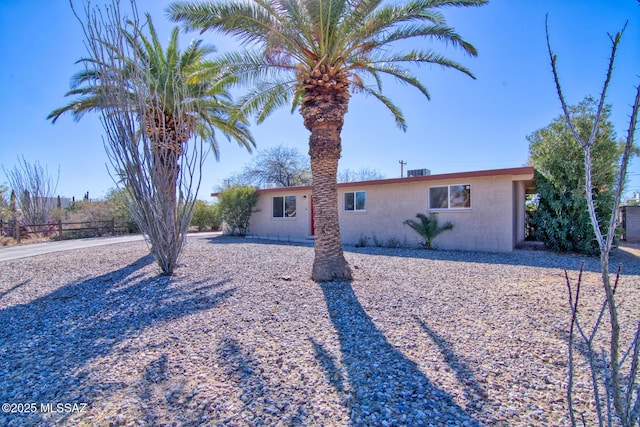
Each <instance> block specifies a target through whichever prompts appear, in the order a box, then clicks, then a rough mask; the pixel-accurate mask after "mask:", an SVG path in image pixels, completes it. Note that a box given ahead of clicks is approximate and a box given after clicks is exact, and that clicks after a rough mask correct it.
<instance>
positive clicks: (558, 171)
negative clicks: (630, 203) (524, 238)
mask: <svg viewBox="0 0 640 427" xmlns="http://www.w3.org/2000/svg"><path fill="white" fill-rule="evenodd" d="M597 108H598V103H597V102H596V100H595V99H593V98H592V97H586V98H585V99H584V100H583V101H582V102H580V103H579V104H578V105H575V106H570V107H569V111H570V114H571V115H572V117H573V122H574V125H575V127H576V129H577V131H578V132H579V134H580V135H581V136H582V137H583V138H585V139H587V138H588V136H589V135H590V134H591V132H592V129H593V121H594V118H595V113H596V110H597ZM610 113H611V107H610V106H605V107H604V108H603V110H602V114H601V116H600V123H599V126H598V131H597V134H596V139H595V143H594V145H593V149H592V151H591V158H592V182H593V198H594V201H595V205H596V212H597V215H598V220H599V222H600V224H601V226H602V227H603V230H604V228H605V227H606V218H608V217H609V216H610V215H611V206H612V205H613V204H612V201H613V196H614V193H613V189H614V183H615V178H616V176H617V173H618V166H617V163H618V160H619V158H620V155H621V153H622V146H621V144H620V143H619V142H618V141H617V139H616V133H615V131H614V128H613V124H612V123H611V121H610ZM527 139H528V140H529V163H530V164H531V165H532V166H533V167H534V168H535V170H536V188H537V192H538V195H539V199H538V206H537V209H536V210H535V213H534V214H533V216H532V224H531V225H532V227H533V230H534V231H533V232H534V235H535V237H536V238H537V239H538V240H539V241H542V242H543V243H544V244H545V245H546V246H547V247H548V248H550V249H552V250H554V251H559V252H582V253H596V252H597V251H598V242H597V241H596V239H595V234H594V231H593V227H592V226H591V222H590V217H589V211H588V209H587V199H586V197H585V169H584V154H583V151H582V149H581V148H580V146H579V145H578V142H576V140H575V138H574V137H573V135H572V133H571V130H570V129H569V127H568V126H567V122H566V119H565V117H564V115H560V116H558V117H556V118H555V119H554V120H553V122H552V123H551V124H550V125H548V126H546V127H544V128H542V129H539V130H537V131H536V132H534V133H533V134H531V135H529V136H528V137H527Z"/></svg>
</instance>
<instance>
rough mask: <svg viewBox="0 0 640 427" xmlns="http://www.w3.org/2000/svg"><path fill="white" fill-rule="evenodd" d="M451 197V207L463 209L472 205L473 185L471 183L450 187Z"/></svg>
mask: <svg viewBox="0 0 640 427" xmlns="http://www.w3.org/2000/svg"><path fill="white" fill-rule="evenodd" d="M450 193H451V198H450V199H449V207H450V208H452V209H454V208H457V209H463V208H470V207H471V186H470V185H452V186H451V187H450Z"/></svg>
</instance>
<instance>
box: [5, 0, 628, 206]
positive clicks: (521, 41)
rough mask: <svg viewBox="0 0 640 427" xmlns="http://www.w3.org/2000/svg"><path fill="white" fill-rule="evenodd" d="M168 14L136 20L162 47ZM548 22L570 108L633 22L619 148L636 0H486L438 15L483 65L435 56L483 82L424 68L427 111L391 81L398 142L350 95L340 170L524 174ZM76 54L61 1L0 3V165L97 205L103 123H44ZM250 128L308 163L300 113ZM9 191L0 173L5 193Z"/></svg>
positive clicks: (624, 55)
mask: <svg viewBox="0 0 640 427" xmlns="http://www.w3.org/2000/svg"><path fill="white" fill-rule="evenodd" d="M123 1H124V0H123ZM125 3H127V2H126V1H125ZM168 3H169V2H164V1H155V0H138V9H139V10H140V11H149V12H150V13H151V15H152V17H153V19H154V24H155V25H156V27H157V29H158V31H159V33H160V35H161V37H164V38H165V39H167V38H168V35H169V31H170V29H171V28H172V27H173V25H174V24H172V23H169V22H168V21H167V19H166V15H165V8H166V6H167V4H168ZM547 13H548V14H549V24H550V33H551V41H552V45H553V48H554V50H555V52H556V53H557V54H558V57H559V59H558V66H559V69H560V75H561V79H562V82H563V84H564V90H565V95H566V98H567V101H568V102H569V103H571V104H575V103H578V102H579V101H580V100H582V99H583V98H584V96H586V95H588V94H593V95H597V94H599V92H600V89H601V85H602V82H603V79H604V74H605V71H606V66H607V60H608V57H609V54H610V41H609V39H608V37H607V33H608V32H609V33H615V32H617V31H619V30H620V29H621V28H622V26H623V25H624V23H625V21H626V20H629V25H628V27H627V30H626V32H625V35H624V38H623V40H622V44H621V45H620V49H619V53H618V59H617V62H616V67H615V71H614V74H613V81H612V83H611V87H610V91H609V95H608V98H607V100H608V102H609V103H610V104H612V105H613V110H612V119H613V122H614V125H615V127H616V131H617V133H618V136H619V137H626V133H627V128H628V124H629V120H628V116H629V114H630V111H631V103H632V102H633V97H634V94H635V89H634V86H636V85H638V84H640V73H639V71H640V49H638V46H639V45H640V6H639V5H638V2H637V0H491V1H490V3H489V4H488V5H486V6H484V7H481V8H465V9H460V8H450V9H447V10H445V16H446V17H447V19H448V21H449V24H450V25H451V26H453V27H454V28H456V30H457V31H458V32H459V33H460V34H461V35H462V36H463V37H464V38H465V39H466V40H468V41H470V42H471V43H473V44H474V45H475V46H476V48H477V49H478V51H479V56H478V57H477V58H470V57H465V56H463V55H462V54H461V53H460V52H458V51H455V50H453V49H452V48H447V47H446V46H435V47H436V48H437V49H438V50H439V51H441V52H443V53H445V54H447V55H448V56H450V57H452V58H455V59H457V60H459V61H460V62H462V63H463V64H464V65H466V66H467V67H468V68H470V69H471V70H472V71H473V72H474V74H475V75H476V76H477V80H472V79H470V78H469V77H467V76H465V75H463V74H462V73H459V72H456V71H453V70H442V69H440V68H438V67H423V68H420V69H418V70H417V74H418V75H419V77H420V78H421V79H422V81H423V82H424V83H425V84H426V86H427V88H428V89H429V91H430V92H431V96H432V99H431V101H427V100H426V99H425V98H424V97H423V96H422V95H421V94H420V93H418V92H417V91H416V90H412V89H411V88H409V87H406V86H401V85H399V84H396V83H394V82H391V81H389V82H387V83H386V84H385V86H384V88H383V89H384V91H385V93H386V94H387V95H388V96H390V97H391V98H392V99H393V100H394V101H395V102H396V104H397V105H399V106H400V108H401V109H402V111H403V113H404V114H405V116H406V119H407V122H408V126H409V127H408V130H407V132H406V133H405V132H402V131H401V130H399V129H398V128H397V127H396V126H395V123H394V120H393V118H392V117H391V115H390V113H389V112H388V111H386V110H385V108H384V107H383V106H382V105H381V104H379V103H378V102H377V101H376V100H374V99H373V98H370V97H365V96H364V95H355V96H354V97H353V98H352V100H351V103H350V106H349V112H348V113H347V116H346V120H345V126H344V129H343V133H342V141H343V155H342V159H341V161H340V168H350V169H354V170H357V169H360V168H362V167H368V168H373V169H377V170H379V171H381V172H382V173H383V174H384V175H385V176H386V177H387V178H395V177H398V176H399V175H400V165H399V161H400V160H404V161H406V162H407V163H408V164H407V166H406V169H421V168H428V169H430V170H431V172H432V173H433V174H437V173H448V172H460V171H469V170H483V169H495V168H508V167H518V166H522V165H524V164H526V161H527V157H528V142H527V139H526V137H527V135H529V134H531V133H533V132H534V131H535V130H537V129H539V128H541V127H544V126H546V125H548V124H549V123H550V122H551V121H552V120H553V118H554V117H556V116H557V115H558V114H559V113H560V104H559V101H558V98H557V95H556V92H555V88H554V84H553V78H552V74H551V67H550V65H549V59H548V55H547V51H546V44H545V33H544V20H545V14H547ZM193 38H203V39H205V40H206V41H207V42H208V43H211V44H214V45H215V46H216V47H217V48H218V50H219V51H227V50H230V49H234V48H235V47H236V45H235V43H234V42H233V41H232V40H230V39H228V38H224V37H222V36H220V35H218V34H214V33H206V34H204V35H202V36H200V35H199V34H195V33H190V34H181V41H182V42H181V44H183V45H186V44H187V43H188V42H189V41H190V40H191V39H193ZM84 53H85V50H84V45H83V36H82V33H81V29H80V26H79V24H78V23H77V21H76V20H75V18H74V16H73V14H72V12H71V9H70V7H69V3H68V1H66V0H53V1H52V0H0V58H2V63H3V64H4V65H3V66H2V67H1V68H0V129H2V134H1V136H0V163H1V164H2V165H4V166H5V167H6V168H7V169H9V168H11V167H12V166H13V165H14V164H15V163H16V162H17V157H18V156H23V155H24V157H25V158H26V159H27V160H28V161H30V162H34V161H36V160H37V161H39V162H40V163H41V164H43V165H47V167H48V169H49V171H50V172H52V173H55V171H56V170H57V168H58V167H59V168H60V181H59V184H58V193H59V194H60V195H63V196H67V197H71V196H76V197H82V195H83V194H84V193H85V192H87V191H89V192H90V195H91V197H92V198H96V197H101V196H103V195H104V194H105V193H106V192H107V190H108V189H109V188H111V187H113V186H114V183H113V181H112V180H111V178H110V176H109V174H108V172H107V166H106V163H107V158H106V155H105V153H104V148H103V145H102V140H101V135H102V129H101V125H100V123H99V121H98V118H97V117H96V116H95V115H87V116H85V117H84V118H83V119H82V120H81V121H80V122H78V123H76V122H74V121H73V120H72V118H71V117H70V116H66V117H62V118H61V119H60V120H58V122H57V123H56V124H55V125H52V124H51V123H50V122H48V121H47V120H46V119H45V118H46V116H47V114H48V113H49V112H50V111H51V110H53V109H54V108H56V107H59V106H61V105H63V104H65V103H66V102H68V99H65V98H64V94H65V92H66V91H67V90H68V89H69V79H70V77H71V76H72V75H73V74H74V73H75V72H77V71H78V70H79V69H80V66H79V65H75V64H74V63H75V61H76V60H77V59H79V58H80V57H81V56H83V55H84ZM252 130H253V134H254V137H255V139H256V141H257V145H258V149H264V148H267V147H271V146H275V145H279V144H284V145H287V146H291V147H295V148H297V149H298V150H299V151H300V152H302V153H306V152H307V149H308V148H307V144H308V133H307V131H306V129H305V128H304V127H303V125H302V119H301V118H300V116H299V114H298V113H297V112H296V113H294V114H291V113H290V112H289V109H287V108H285V109H282V110H280V111H278V112H277V113H275V114H274V115H272V116H271V117H270V118H268V119H267V120H266V122H264V123H263V124H261V125H253V126H252ZM636 139H637V138H636ZM220 145H221V156H220V161H219V162H216V161H215V160H214V159H213V157H212V156H210V157H209V158H208V159H207V163H206V171H205V173H204V176H203V182H202V186H201V190H200V195H199V197H200V198H202V199H205V200H209V199H210V198H209V193H210V192H211V190H212V189H213V187H214V186H216V185H218V184H219V183H220V182H221V181H222V180H223V179H224V178H225V177H227V176H229V175H231V174H233V173H235V172H238V171H239V170H241V169H242V167H243V166H244V164H246V163H247V162H249V161H250V160H251V155H250V154H249V153H247V152H246V150H244V149H242V148H240V147H238V146H237V145H236V144H235V143H230V142H227V141H226V140H222V141H221V144H220ZM629 174H630V182H629V186H628V190H627V194H630V193H631V192H633V191H640V160H638V159H635V160H634V161H633V162H632V164H631V167H630V171H629ZM6 181H7V180H6V178H5V177H4V173H3V172H2V170H0V184H1V183H6Z"/></svg>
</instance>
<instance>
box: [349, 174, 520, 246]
mask: <svg viewBox="0 0 640 427" xmlns="http://www.w3.org/2000/svg"><path fill="white" fill-rule="evenodd" d="M458 184H468V185H471V208H470V209H459V210H446V211H441V210H429V200H428V199H429V188H430V187H441V186H448V185H458ZM348 191H366V193H367V196H366V211H365V212H345V211H344V193H345V192H348ZM512 194H513V188H512V181H511V178H510V177H488V178H473V179H466V180H460V181H448V180H442V181H430V182H419V183H407V184H395V185H385V186H370V187H359V186H358V185H354V186H352V187H343V188H341V189H340V190H339V191H338V207H339V209H340V230H341V233H342V240H343V242H344V243H347V244H355V243H358V242H359V241H360V240H361V239H362V238H368V241H369V243H370V244H373V242H374V237H375V239H377V240H378V241H380V242H382V243H385V244H386V242H388V241H389V239H397V240H400V241H401V242H405V241H406V242H407V243H409V244H411V245H419V244H420V243H421V241H422V240H421V238H420V236H419V235H418V234H417V233H416V232H415V231H413V230H412V229H411V228H410V227H409V226H407V225H405V224H404V221H405V220H407V219H413V218H415V215H416V214H417V213H425V214H428V213H430V212H434V213H437V214H438V219H439V221H440V223H441V224H442V223H445V222H446V221H451V222H452V223H453V225H454V228H453V230H451V231H446V232H444V233H442V234H441V235H440V236H438V237H437V239H435V240H434V245H435V246H436V247H439V248H442V249H465V250H481V251H495V252H506V251H511V250H512V249H513V236H512V230H513V227H512V222H513V214H512V206H513V204H514V202H513V200H512Z"/></svg>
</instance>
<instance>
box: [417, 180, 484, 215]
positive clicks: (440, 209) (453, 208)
mask: <svg viewBox="0 0 640 427" xmlns="http://www.w3.org/2000/svg"><path fill="white" fill-rule="evenodd" d="M451 187H467V188H468V189H469V206H462V207H456V206H454V207H452V206H451ZM435 188H446V189H447V207H446V208H434V207H432V206H431V190H432V189H435ZM471 194H472V187H471V184H448V185H434V186H433V187H429V191H428V193H427V199H428V203H429V210H430V211H470V210H471V209H472V208H473V200H472V197H471Z"/></svg>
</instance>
